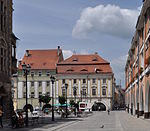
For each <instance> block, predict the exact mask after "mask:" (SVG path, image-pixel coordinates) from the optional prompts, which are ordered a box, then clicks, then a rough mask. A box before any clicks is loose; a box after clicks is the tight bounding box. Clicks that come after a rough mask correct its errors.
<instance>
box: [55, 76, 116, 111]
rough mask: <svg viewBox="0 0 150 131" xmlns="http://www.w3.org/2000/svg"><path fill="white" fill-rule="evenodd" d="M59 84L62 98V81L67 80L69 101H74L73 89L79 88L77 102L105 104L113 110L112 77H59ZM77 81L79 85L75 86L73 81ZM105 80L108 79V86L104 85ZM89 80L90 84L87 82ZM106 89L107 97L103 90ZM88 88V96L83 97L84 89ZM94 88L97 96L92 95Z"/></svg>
mask: <svg viewBox="0 0 150 131" xmlns="http://www.w3.org/2000/svg"><path fill="white" fill-rule="evenodd" d="M93 78H94V79H96V82H95V83H94V84H93V83H92V79H93ZM57 79H58V83H59V96H62V88H64V84H62V80H63V79H65V83H67V84H68V89H67V98H68V101H69V100H71V99H74V98H75V96H74V95H73V88H74V87H76V88H77V94H76V101H81V99H82V100H83V101H87V102H89V103H91V105H93V104H94V102H103V104H104V105H105V106H106V108H107V109H108V108H112V97H113V95H112V94H113V93H112V91H113V89H112V88H113V87H112V75H111V74H110V75H101V74H99V75H96V74H92V75H91V74H90V75H82V74H80V75H73V74H72V75H71V74H69V75H66V74H65V75H64V74H63V75H59V74H58V75H57ZM74 79H76V80H77V83H76V84H73V80H74ZM83 79H85V80H86V83H85V84H83V82H82V81H83ZM103 79H106V84H103V82H102V81H103ZM87 80H88V82H87ZM104 86H105V87H106V95H102V88H103V87H104ZM84 87H85V88H86V95H81V90H82V88H84ZM92 88H95V89H96V95H92Z"/></svg>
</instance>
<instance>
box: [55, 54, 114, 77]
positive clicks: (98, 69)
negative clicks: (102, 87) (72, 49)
mask: <svg viewBox="0 0 150 131" xmlns="http://www.w3.org/2000/svg"><path fill="white" fill-rule="evenodd" d="M57 73H58V74H88V73H112V69H111V67H110V63H109V62H107V61H106V60H104V59H103V58H101V57H100V56H99V55H98V54H92V55H72V56H71V57H70V58H68V59H66V60H64V61H62V62H59V63H58V64H57Z"/></svg>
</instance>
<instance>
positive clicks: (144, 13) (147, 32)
mask: <svg viewBox="0 0 150 131" xmlns="http://www.w3.org/2000/svg"><path fill="white" fill-rule="evenodd" d="M149 73H150V1H149V0H145V1H143V7H142V10H141V13H140V16H139V18H138V21H137V25H136V32H135V34H134V37H133V39H132V42H131V47H130V49H129V52H128V59H127V62H126V66H125V75H126V77H125V80H126V92H125V98H126V107H127V111H128V112H130V113H131V114H133V115H137V116H144V118H149V117H150V75H149Z"/></svg>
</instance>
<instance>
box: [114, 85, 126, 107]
mask: <svg viewBox="0 0 150 131" xmlns="http://www.w3.org/2000/svg"><path fill="white" fill-rule="evenodd" d="M124 108H125V90H124V89H123V88H122V87H121V85H116V87H115V94H114V109H124Z"/></svg>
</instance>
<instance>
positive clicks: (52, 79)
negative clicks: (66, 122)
mask: <svg viewBox="0 0 150 131" xmlns="http://www.w3.org/2000/svg"><path fill="white" fill-rule="evenodd" d="M50 80H51V82H52V121H54V82H55V77H54V76H50Z"/></svg>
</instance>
